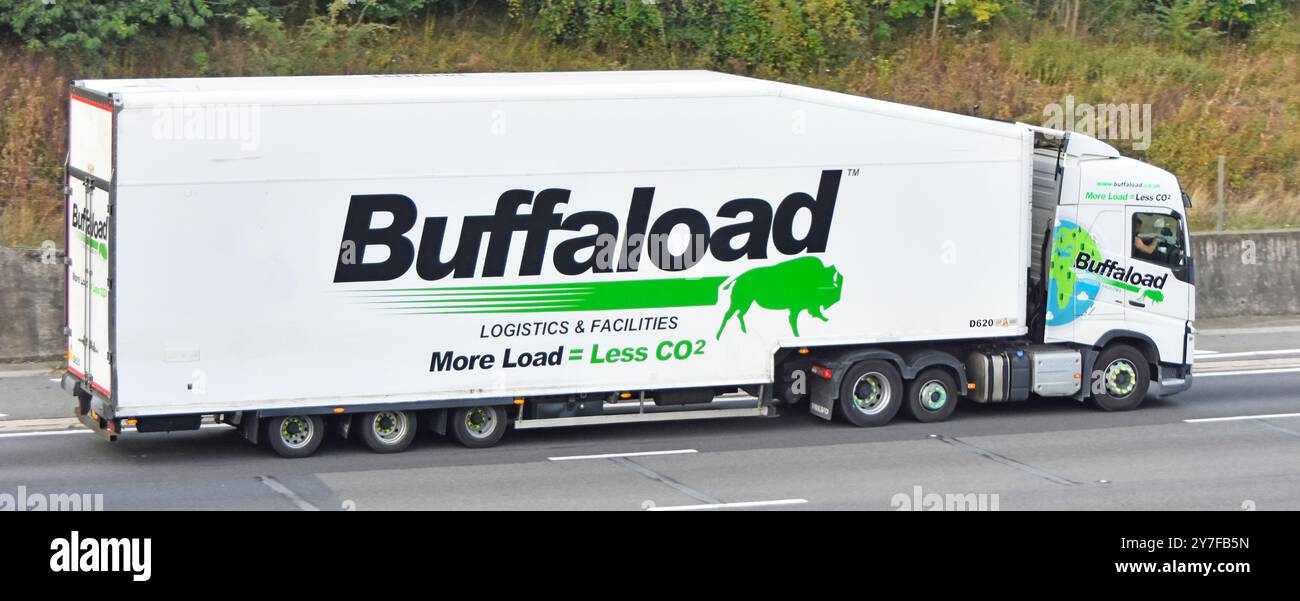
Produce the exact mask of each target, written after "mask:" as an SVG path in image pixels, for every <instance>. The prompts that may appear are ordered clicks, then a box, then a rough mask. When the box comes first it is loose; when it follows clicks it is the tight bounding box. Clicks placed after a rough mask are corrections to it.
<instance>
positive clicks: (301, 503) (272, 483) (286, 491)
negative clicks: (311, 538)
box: [257, 476, 320, 511]
mask: <svg viewBox="0 0 1300 601" xmlns="http://www.w3.org/2000/svg"><path fill="white" fill-rule="evenodd" d="M257 481H258V482H261V483H262V484H265V485H266V486H267V488H270V489H271V490H273V491H275V492H277V493H279V494H280V496H282V497H284V498H286V499H288V500H289V501H290V502H291V503H293V504H294V505H297V506H298V509H301V510H303V511H320V508H318V507H316V506H315V505H312V504H311V503H310V502H308V501H307V499H304V498H302V497H300V496H298V493H296V492H293V490H292V489H290V488H289V487H288V486H285V485H284V484H282V483H281V482H280V481H279V480H276V479H275V477H273V476H258V477H257Z"/></svg>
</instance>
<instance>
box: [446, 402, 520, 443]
mask: <svg viewBox="0 0 1300 601" xmlns="http://www.w3.org/2000/svg"><path fill="white" fill-rule="evenodd" d="M448 420H449V421H448V422H447V429H448V430H449V431H450V432H451V436H452V438H455V439H456V442H459V443H460V444H463V445H465V446H467V447H469V448H471V449H481V448H483V447H490V446H492V445H494V444H496V443H497V442H499V441H500V440H501V437H502V436H503V435H505V433H506V410H505V407H466V408H462V409H453V410H452V412H451V416H450V417H449V418H448Z"/></svg>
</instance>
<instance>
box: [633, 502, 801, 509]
mask: <svg viewBox="0 0 1300 601" xmlns="http://www.w3.org/2000/svg"><path fill="white" fill-rule="evenodd" d="M807 502H808V499H777V500H775V501H740V502H738V503H709V504H705V505H674V506H668V507H647V508H646V511H700V510H708V509H743V508H747V507H777V506H782V505H802V504H804V503H807Z"/></svg>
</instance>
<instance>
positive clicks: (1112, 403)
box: [1092, 344, 1151, 411]
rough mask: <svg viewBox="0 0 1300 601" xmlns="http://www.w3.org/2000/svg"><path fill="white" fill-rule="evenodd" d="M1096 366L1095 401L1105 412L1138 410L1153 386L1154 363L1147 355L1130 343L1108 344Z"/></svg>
mask: <svg viewBox="0 0 1300 601" xmlns="http://www.w3.org/2000/svg"><path fill="white" fill-rule="evenodd" d="M1093 369H1094V370H1095V371H1094V374H1096V375H1094V376H1093V378H1092V382H1093V389H1092V400H1093V402H1094V403H1096V404H1097V406H1098V407H1101V408H1102V409H1104V410H1106V411H1131V410H1133V409H1137V407H1138V405H1141V404H1142V399H1143V398H1144V397H1146V395H1147V388H1149V387H1150V386H1151V366H1150V365H1149V364H1148V363H1147V359H1146V357H1145V356H1143V355H1142V353H1141V352H1140V351H1138V350H1137V349H1135V348H1133V347H1131V346H1129V345H1127V344H1116V345H1113V346H1108V347H1106V349H1105V350H1103V351H1101V354H1100V355H1098V356H1097V362H1096V363H1094V364H1093ZM1098 380H1100V381H1098Z"/></svg>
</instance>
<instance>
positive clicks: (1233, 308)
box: [1192, 230, 1300, 319]
mask: <svg viewBox="0 0 1300 601" xmlns="http://www.w3.org/2000/svg"><path fill="white" fill-rule="evenodd" d="M1192 253H1193V255H1192V256H1193V257H1195V260H1196V317H1197V319H1208V318H1213V317H1249V316H1263V315H1296V314H1300V230H1252V231H1238V232H1214V233H1204V234H1195V233H1194V234H1192Z"/></svg>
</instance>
